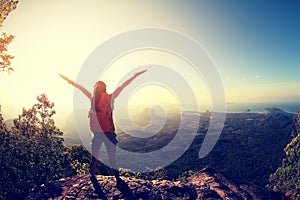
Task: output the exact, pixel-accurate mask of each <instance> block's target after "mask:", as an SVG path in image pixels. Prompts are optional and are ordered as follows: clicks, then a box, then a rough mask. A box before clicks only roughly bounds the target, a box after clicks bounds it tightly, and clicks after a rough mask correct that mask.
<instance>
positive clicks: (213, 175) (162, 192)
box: [26, 168, 280, 200]
mask: <svg viewBox="0 0 300 200" xmlns="http://www.w3.org/2000/svg"><path fill="white" fill-rule="evenodd" d="M122 179H123V182H120V183H118V184H117V185H116V180H115V178H114V177H112V176H102V175H97V176H96V177H95V178H94V179H93V178H91V179H90V177H89V175H77V176H73V177H68V178H64V179H60V180H57V181H56V182H51V183H49V184H45V185H42V186H40V187H38V188H36V189H34V190H33V191H32V192H31V193H30V194H29V195H28V196H27V198H26V199H28V200H29V199H58V200H59V199H74V200H77V199H112V200H114V199H128V200H134V199H139V200H140V199H149V200H160V199H161V200H164V199H186V200H188V199H190V200H193V199H214V200H215V199H220V200H225V199H226V200H234V199H239V200H240V199H244V200H246V199H247V200H248V199H280V196H276V195H275V194H274V193H272V192H270V191H268V190H267V189H265V188H261V187H259V186H256V185H254V184H246V183H245V184H241V185H239V184H235V183H234V182H232V181H230V180H229V179H227V178H225V177H224V176H222V175H221V174H219V173H217V172H215V171H214V170H213V169H211V168H205V169H203V170H202V171H200V172H198V173H196V174H194V175H193V176H190V177H188V178H187V181H186V182H182V181H175V182H172V181H170V180H152V181H149V180H143V179H137V178H133V177H122Z"/></svg>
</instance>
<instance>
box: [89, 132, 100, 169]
mask: <svg viewBox="0 0 300 200" xmlns="http://www.w3.org/2000/svg"><path fill="white" fill-rule="evenodd" d="M91 145H92V154H93V155H92V161H91V164H90V173H91V175H95V173H96V166H97V162H98V159H99V156H100V149H101V145H102V141H101V140H100V138H98V137H97V135H96V134H94V137H93V139H92V144H91Z"/></svg>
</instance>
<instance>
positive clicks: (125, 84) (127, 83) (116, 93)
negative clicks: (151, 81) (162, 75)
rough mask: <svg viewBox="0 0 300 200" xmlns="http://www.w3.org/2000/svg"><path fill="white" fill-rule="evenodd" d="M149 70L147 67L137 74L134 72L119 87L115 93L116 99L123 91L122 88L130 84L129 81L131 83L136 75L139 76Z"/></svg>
mask: <svg viewBox="0 0 300 200" xmlns="http://www.w3.org/2000/svg"><path fill="white" fill-rule="evenodd" d="M146 71H147V69H145V70H143V71H140V72H137V73H136V74H134V75H133V76H132V77H131V78H130V79H128V80H127V81H125V82H124V83H123V84H122V85H121V86H120V87H118V88H117V89H116V90H115V91H114V92H113V93H112V95H113V98H114V99H115V98H116V97H117V96H118V95H119V94H120V93H121V92H122V90H123V89H124V88H125V87H126V86H127V85H129V83H131V81H133V80H134V79H135V78H136V77H138V76H139V75H141V74H143V73H145V72H146Z"/></svg>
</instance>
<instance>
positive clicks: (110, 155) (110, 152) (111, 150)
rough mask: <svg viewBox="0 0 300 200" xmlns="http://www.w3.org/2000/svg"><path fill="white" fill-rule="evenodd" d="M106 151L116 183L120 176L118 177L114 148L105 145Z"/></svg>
mask: <svg viewBox="0 0 300 200" xmlns="http://www.w3.org/2000/svg"><path fill="white" fill-rule="evenodd" d="M106 150H107V154H108V158H109V162H110V165H111V168H112V169H113V172H114V175H115V177H116V179H117V181H118V180H120V175H119V170H118V165H117V162H116V146H115V145H113V144H111V145H107V146H106Z"/></svg>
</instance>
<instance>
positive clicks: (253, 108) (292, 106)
mask: <svg viewBox="0 0 300 200" xmlns="http://www.w3.org/2000/svg"><path fill="white" fill-rule="evenodd" d="M273 107H276V108H279V109H281V110H283V111H285V112H288V113H297V112H298V110H299V109H300V102H299V103H298V102H297V103H248V104H246V103H231V104H227V105H226V110H227V112H234V113H237V112H238V113H240V112H247V110H248V109H249V110H248V112H263V111H264V110H265V109H266V108H273Z"/></svg>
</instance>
